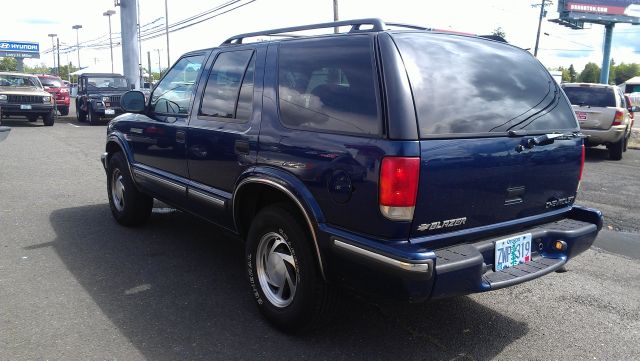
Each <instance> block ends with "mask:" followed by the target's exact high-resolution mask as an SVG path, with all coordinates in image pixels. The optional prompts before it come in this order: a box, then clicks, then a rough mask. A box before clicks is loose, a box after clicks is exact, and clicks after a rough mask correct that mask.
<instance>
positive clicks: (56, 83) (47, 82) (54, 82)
mask: <svg viewBox="0 0 640 361" xmlns="http://www.w3.org/2000/svg"><path fill="white" fill-rule="evenodd" d="M38 79H40V82H41V83H42V85H43V86H50V87H55V88H61V87H62V81H61V80H60V79H56V78H48V77H42V78H40V77H39V78H38Z"/></svg>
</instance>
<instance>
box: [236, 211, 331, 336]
mask: <svg viewBox="0 0 640 361" xmlns="http://www.w3.org/2000/svg"><path fill="white" fill-rule="evenodd" d="M299 218H300V217H298V216H297V213H296V212H295V211H293V210H292V209H291V208H290V207H288V206H287V204H286V203H281V204H275V205H271V206H267V207H265V208H263V209H262V210H261V211H260V212H259V213H258V215H257V216H256V217H255V219H254V220H253V222H252V223H251V227H250V229H249V234H248V236H247V243H246V250H245V256H246V261H247V263H246V266H247V275H248V278H249V284H250V286H251V290H252V294H253V296H254V299H255V301H256V304H257V306H258V309H259V310H260V312H261V313H262V315H263V316H264V317H265V318H266V319H267V320H268V321H269V322H270V323H271V324H273V325H274V326H275V327H276V328H278V329H280V330H282V331H284V332H296V331H304V330H306V329H309V328H313V327H314V326H318V325H319V324H320V323H321V321H323V320H326V317H324V316H325V315H326V314H327V313H328V312H329V310H330V309H331V306H332V304H333V299H334V298H335V297H334V292H333V290H332V289H331V288H330V287H329V285H327V284H326V283H325V282H324V280H323V279H322V276H321V274H320V271H319V268H318V263H317V262H318V260H317V258H316V256H315V252H314V250H313V241H312V240H311V237H310V236H309V234H308V231H307V230H306V229H305V227H304V226H303V224H304V223H303V222H302V221H300V220H299Z"/></svg>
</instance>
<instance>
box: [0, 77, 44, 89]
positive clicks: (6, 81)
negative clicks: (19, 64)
mask: <svg viewBox="0 0 640 361" xmlns="http://www.w3.org/2000/svg"><path fill="white" fill-rule="evenodd" d="M0 86H5V87H36V88H42V85H40V81H39V80H38V78H36V77H35V76H24V75H8V74H3V75H0Z"/></svg>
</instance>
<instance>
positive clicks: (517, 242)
mask: <svg viewBox="0 0 640 361" xmlns="http://www.w3.org/2000/svg"><path fill="white" fill-rule="evenodd" d="M529 261H531V233H527V234H520V235H517V236H513V237H509V238H505V239H501V240H499V241H496V242H495V262H494V264H495V266H494V270H495V271H502V270H503V269H505V268H509V267H513V266H517V265H519V264H522V263H527V262H529Z"/></svg>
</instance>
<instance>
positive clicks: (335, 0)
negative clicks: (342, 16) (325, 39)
mask: <svg viewBox="0 0 640 361" xmlns="http://www.w3.org/2000/svg"><path fill="white" fill-rule="evenodd" d="M338 19H339V16H338V0H333V21H338ZM333 32H334V33H336V34H337V33H339V32H340V28H339V27H337V26H336V27H335V28H333Z"/></svg>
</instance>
